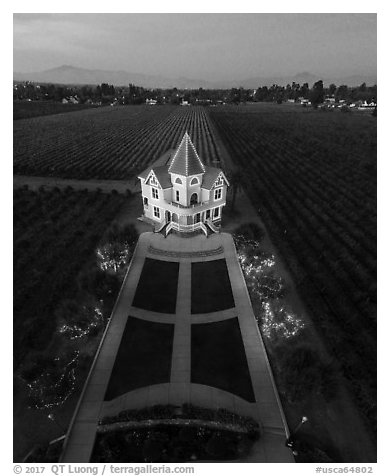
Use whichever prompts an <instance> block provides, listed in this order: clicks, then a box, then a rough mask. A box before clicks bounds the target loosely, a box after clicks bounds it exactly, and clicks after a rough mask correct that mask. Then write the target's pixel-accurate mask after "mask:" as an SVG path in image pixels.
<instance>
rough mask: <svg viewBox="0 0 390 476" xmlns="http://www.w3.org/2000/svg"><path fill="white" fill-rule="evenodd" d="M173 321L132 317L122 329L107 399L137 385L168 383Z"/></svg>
mask: <svg viewBox="0 0 390 476" xmlns="http://www.w3.org/2000/svg"><path fill="white" fill-rule="evenodd" d="M173 331H174V324H162V323H159V322H151V321H144V320H142V319H137V318H135V317H131V316H130V317H129V318H128V320H127V324H126V328H125V330H124V332H123V335H122V339H121V343H120V346H119V350H118V353H117V356H116V360H115V364H114V368H113V370H112V373H111V377H110V381H109V383H108V387H107V391H106V395H105V398H104V399H105V400H112V399H113V398H116V397H118V396H119V395H123V394H124V393H127V392H130V391H131V390H135V389H136V388H141V387H146V386H149V385H156V384H159V383H168V382H169V380H170V377H171V360H172V346H173Z"/></svg>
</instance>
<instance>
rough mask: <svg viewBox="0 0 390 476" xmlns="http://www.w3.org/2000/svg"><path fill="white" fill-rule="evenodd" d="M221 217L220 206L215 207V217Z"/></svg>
mask: <svg viewBox="0 0 390 476" xmlns="http://www.w3.org/2000/svg"><path fill="white" fill-rule="evenodd" d="M218 217H219V208H215V209H214V218H218Z"/></svg>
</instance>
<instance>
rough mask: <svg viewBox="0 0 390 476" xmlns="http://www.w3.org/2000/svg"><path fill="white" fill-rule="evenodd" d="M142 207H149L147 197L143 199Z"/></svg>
mask: <svg viewBox="0 0 390 476" xmlns="http://www.w3.org/2000/svg"><path fill="white" fill-rule="evenodd" d="M144 205H145V207H148V206H149V201H148V197H144Z"/></svg>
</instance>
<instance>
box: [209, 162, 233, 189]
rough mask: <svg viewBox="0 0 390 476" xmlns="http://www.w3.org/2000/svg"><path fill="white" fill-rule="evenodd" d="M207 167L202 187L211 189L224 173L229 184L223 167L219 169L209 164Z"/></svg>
mask: <svg viewBox="0 0 390 476" xmlns="http://www.w3.org/2000/svg"><path fill="white" fill-rule="evenodd" d="M205 169H206V173H205V174H204V175H203V181H202V188H205V189H207V190H211V189H212V188H213V185H214V183H215V181H216V180H217V178H218V176H219V174H222V177H223V179H224V180H225V182H226V183H227V185H229V182H228V180H227V178H226V176H225V174H224V173H223V172H222V170H221V169H218V168H217V167H209V166H207V165H206V167H205Z"/></svg>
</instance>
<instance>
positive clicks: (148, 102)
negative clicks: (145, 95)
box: [145, 99, 157, 106]
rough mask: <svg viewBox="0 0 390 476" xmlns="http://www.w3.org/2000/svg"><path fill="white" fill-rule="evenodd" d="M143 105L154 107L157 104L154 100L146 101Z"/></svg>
mask: <svg viewBox="0 0 390 476" xmlns="http://www.w3.org/2000/svg"><path fill="white" fill-rule="evenodd" d="M145 104H148V105H149V106H155V105H156V104H157V100H156V99H146V101H145Z"/></svg>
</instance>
